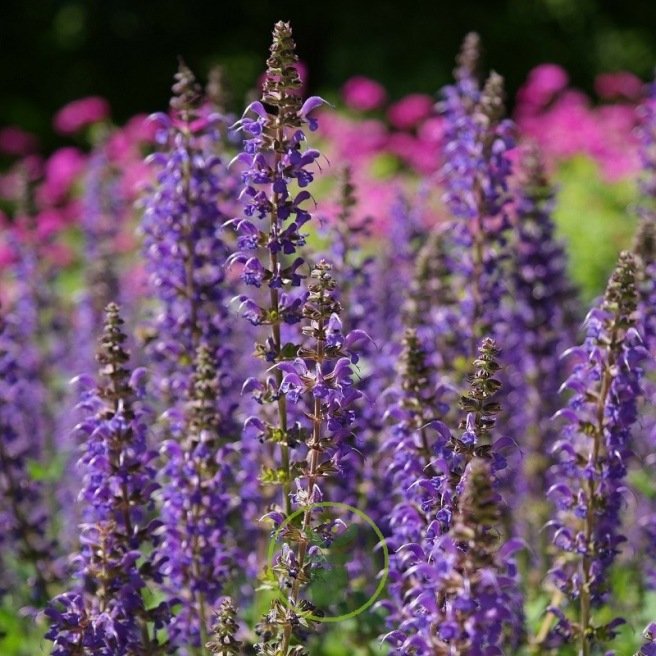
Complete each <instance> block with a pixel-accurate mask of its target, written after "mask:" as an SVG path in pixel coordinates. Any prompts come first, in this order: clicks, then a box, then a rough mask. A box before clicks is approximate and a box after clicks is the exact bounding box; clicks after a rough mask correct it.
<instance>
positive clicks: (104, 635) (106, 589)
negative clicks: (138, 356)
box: [46, 304, 168, 656]
mask: <svg viewBox="0 0 656 656" xmlns="http://www.w3.org/2000/svg"><path fill="white" fill-rule="evenodd" d="M122 323H123V321H122V319H121V318H120V316H119V310H118V307H117V306H116V305H114V304H110V305H109V306H108V307H107V311H106V320H105V328H104V332H103V336H102V338H101V340H100V346H99V349H98V356H97V359H98V362H99V363H100V376H101V379H102V380H101V382H100V383H99V384H98V386H97V387H95V386H93V384H92V383H91V381H88V380H82V381H81V383H82V387H83V391H82V395H81V400H80V409H81V410H83V411H84V412H85V413H86V415H87V416H86V418H84V419H83V420H82V422H81V423H80V424H79V425H78V426H77V428H76V432H77V433H78V435H79V437H80V438H82V439H83V440H84V443H83V453H82V456H81V458H80V461H79V466H80V468H81V470H82V489H81V491H80V497H79V499H80V503H81V504H82V506H83V511H82V516H83V523H82V524H81V525H80V552H79V553H78V554H77V555H76V556H74V557H73V559H72V565H73V569H74V574H75V577H76V578H77V579H79V582H77V583H76V584H75V585H74V586H73V588H72V589H71V590H70V591H69V592H65V593H63V594H60V595H58V596H57V597H55V598H54V599H53V601H52V603H51V605H50V607H49V608H48V609H47V610H46V615H47V616H48V617H49V619H50V621H51V626H50V630H49V631H48V633H47V634H46V637H47V638H48V639H49V640H52V642H53V643H54V648H53V652H52V653H53V655H54V656H74V655H78V654H79V655H85V656H86V655H89V656H91V655H92V654H93V655H94V656H95V655H96V654H101V655H103V656H117V655H119V654H121V655H125V656H127V655H128V654H129V655H132V654H135V655H139V656H147V655H150V654H159V653H163V649H164V647H163V645H160V644H158V639H157V636H156V631H157V629H160V628H162V626H163V625H164V622H165V621H166V618H167V615H168V607H167V604H166V603H162V604H160V605H159V606H158V607H155V608H152V609H149V608H147V607H146V603H145V601H144V593H145V592H146V586H147V584H148V582H153V581H154V582H158V583H159V582H161V580H162V578H161V572H160V570H161V566H162V562H161V561H160V560H157V559H156V558H153V557H151V556H150V555H149V554H150V551H151V549H152V547H153V546H156V544H157V537H156V532H157V530H158V528H159V526H160V522H158V521H156V520H153V519H152V512H153V510H154V499H153V493H154V492H155V490H156V489H157V484H156V483H155V470H154V467H153V459H154V458H155V457H156V453H155V452H153V451H151V450H150V449H149V448H148V445H147V438H146V436H147V430H148V421H149V420H150V417H149V415H148V413H147V411H146V409H145V407H144V405H143V402H142V400H141V395H142V392H143V383H144V380H143V378H144V376H143V372H142V371H139V370H137V371H135V372H134V373H132V374H131V373H130V371H129V370H128V369H127V368H126V367H125V364H126V362H127V361H128V357H129V356H128V354H127V352H126V351H125V349H124V346H123V344H124V342H125V340H126V335H125V334H124V333H123V332H122V328H121V326H122Z"/></svg>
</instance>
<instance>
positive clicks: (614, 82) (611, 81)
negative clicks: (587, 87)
mask: <svg viewBox="0 0 656 656" xmlns="http://www.w3.org/2000/svg"><path fill="white" fill-rule="evenodd" d="M594 86H595V91H596V92H597V95H598V96H599V97H600V98H603V99H604V100H615V99H618V98H623V99H625V100H639V99H640V97H641V95H642V89H643V84H642V81H641V80H640V78H638V77H636V76H635V75H633V73H628V72H626V71H618V72H617V73H601V74H599V75H597V77H596V78H595V83H594Z"/></svg>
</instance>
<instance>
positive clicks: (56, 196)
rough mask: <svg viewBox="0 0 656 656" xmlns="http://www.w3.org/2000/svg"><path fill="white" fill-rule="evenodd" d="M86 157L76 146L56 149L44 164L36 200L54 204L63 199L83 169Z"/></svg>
mask: <svg viewBox="0 0 656 656" xmlns="http://www.w3.org/2000/svg"><path fill="white" fill-rule="evenodd" d="M85 161H86V158H85V156H84V155H83V154H82V152H80V151H79V150H78V149H77V148H73V147H67V148H60V149H59V150H56V151H55V152H54V153H53V154H52V155H51V156H50V157H49V159H48V161H47V162H46V166H45V180H44V182H43V184H42V185H41V187H40V188H39V190H38V200H39V201H40V202H42V203H45V204H55V203H58V202H60V201H61V200H63V199H64V198H65V197H66V195H67V194H68V192H69V191H70V190H71V188H72V186H73V184H74V183H75V181H76V180H77V178H78V176H79V175H80V173H81V172H82V170H83V169H84V164H85Z"/></svg>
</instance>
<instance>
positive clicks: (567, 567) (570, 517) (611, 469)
mask: <svg viewBox="0 0 656 656" xmlns="http://www.w3.org/2000/svg"><path fill="white" fill-rule="evenodd" d="M636 272H637V261H636V258H635V256H634V255H632V254H631V253H628V252H623V253H622V254H621V255H620V259H619V262H618V265H617V267H616V269H615V271H614V273H613V275H612V277H611V279H610V281H609V283H608V287H607V288H606V293H605V295H604V299H603V301H602V302H601V304H600V305H599V306H598V307H596V308H594V309H593V310H591V312H590V313H589V314H588V317H587V319H586V324H585V325H586V332H587V336H586V339H585V341H584V343H583V345H582V346H580V347H577V348H575V349H570V351H569V357H570V358H572V359H573V362H574V364H573V370H572V373H571V375H570V377H569V378H568V379H567V381H566V382H565V384H564V385H563V388H564V389H569V390H571V392H572V396H571V398H570V400H569V403H568V406H567V408H565V409H564V410H563V411H561V412H560V413H559V414H560V417H561V418H562V420H563V421H564V428H563V431H562V440H561V441H559V442H557V443H556V444H555V445H554V447H553V449H554V453H555V455H556V458H557V464H556V465H555V467H554V471H553V481H554V484H553V485H552V487H551V489H550V490H549V493H548V494H549V496H550V498H551V499H552V501H553V503H554V504H555V506H556V509H555V511H554V520H553V521H552V522H550V524H551V526H552V527H553V529H554V543H555V545H556V546H557V548H558V549H559V550H560V551H561V556H560V557H559V558H558V559H557V560H556V562H555V563H554V566H553V568H552V570H551V572H550V574H551V580H552V582H553V584H554V585H555V586H556V587H557V588H558V589H560V590H561V592H563V593H564V595H565V598H566V599H567V600H569V602H570V604H571V605H572V606H573V616H574V621H573V622H570V620H569V619H568V618H566V617H565V616H564V615H563V616H562V617H560V619H559V620H558V623H557V625H556V628H555V629H554V630H553V631H554V632H559V633H561V634H562V635H566V636H567V638H566V639H567V640H568V641H572V642H573V641H576V642H578V644H579V645H580V648H581V650H582V652H583V653H588V652H589V649H590V647H591V645H592V644H593V643H594V642H600V643H603V642H604V641H605V640H610V639H611V637H612V636H610V634H608V635H606V633H608V631H606V633H605V632H604V631H605V630H606V629H607V628H608V627H607V626H596V625H595V622H594V617H593V613H592V611H593V609H594V608H596V607H598V606H600V605H602V604H603V603H604V602H605V601H606V599H607V598H608V594H609V569H610V567H611V565H612V564H613V562H614V561H615V558H616V556H617V555H618V554H619V553H620V550H621V545H622V543H623V542H624V541H625V537H624V536H623V534H622V527H621V515H622V507H623V491H624V488H625V485H626V481H625V479H626V473H627V466H628V463H629V460H630V455H631V450H630V435H631V428H632V426H633V424H634V423H635V422H636V420H637V402H638V399H639V398H640V395H641V393H642V390H641V378H642V368H641V362H642V360H643V359H644V357H645V355H646V351H645V348H644V345H643V341H642V338H641V336H640V335H639V333H638V332H637V330H636V326H635V310H636V306H637V291H636ZM605 635H606V637H604V636H605ZM555 637H556V636H555V635H554V634H553V632H552V636H551V637H550V638H549V639H555Z"/></svg>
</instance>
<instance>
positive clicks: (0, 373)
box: [0, 311, 58, 606]
mask: <svg viewBox="0 0 656 656" xmlns="http://www.w3.org/2000/svg"><path fill="white" fill-rule="evenodd" d="M24 328H25V326H22V325H19V324H18V323H17V321H16V317H15V316H13V315H12V314H8V315H5V313H4V311H2V312H0V435H2V439H0V519H1V521H2V527H3V530H2V535H1V536H0V543H1V544H2V557H0V572H1V574H2V581H3V582H2V584H0V597H1V596H2V595H3V594H5V593H6V592H8V591H9V589H11V588H14V591H15V592H18V590H19V587H18V585H17V583H18V582H17V581H16V580H15V574H16V573H15V572H14V571H13V569H14V568H13V567H11V561H12V560H13V559H17V560H18V561H19V562H21V563H23V564H24V565H27V566H28V567H29V573H28V575H27V581H26V582H27V584H28V586H29V589H30V594H29V598H30V602H31V603H33V604H35V605H37V606H40V605H42V604H44V603H45V602H46V601H47V600H48V598H49V597H48V592H49V590H51V588H52V583H53V582H54V581H55V580H56V578H57V568H56V563H57V555H58V554H57V549H56V542H55V541H54V539H53V536H52V518H51V517H50V513H49V512H48V508H47V506H46V496H47V491H46V489H45V488H44V485H43V483H42V482H39V481H36V480H33V478H32V475H31V473H30V471H29V469H30V467H29V465H30V462H31V461H36V462H40V461H41V460H42V457H43V454H42V453H41V448H42V446H43V445H42V444H40V443H39V437H40V433H41V431H42V425H41V424H40V423H39V422H38V420H37V421H36V422H35V421H34V419H35V417H37V418H38V416H39V415H38V412H39V410H40V405H41V404H43V403H44V402H45V399H44V398H43V396H42V394H43V390H42V388H41V384H40V381H39V378H38V362H39V358H38V354H37V353H35V349H34V348H27V349H26V348H25V347H24V344H23V343H22V339H21V338H20V335H21V331H22V330H23V329H24ZM35 408H36V412H35ZM21 592H22V590H21Z"/></svg>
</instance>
